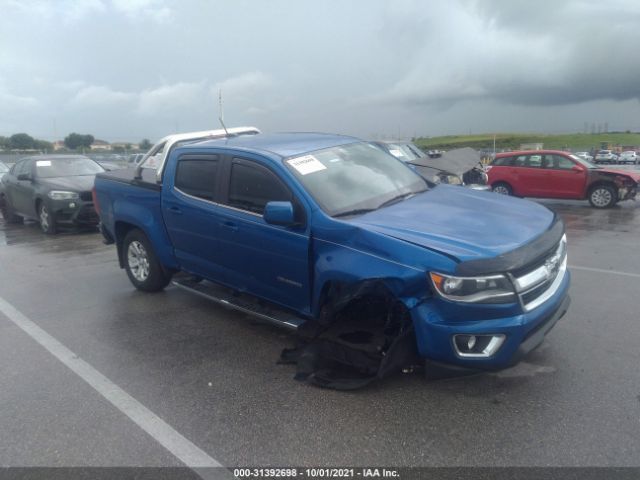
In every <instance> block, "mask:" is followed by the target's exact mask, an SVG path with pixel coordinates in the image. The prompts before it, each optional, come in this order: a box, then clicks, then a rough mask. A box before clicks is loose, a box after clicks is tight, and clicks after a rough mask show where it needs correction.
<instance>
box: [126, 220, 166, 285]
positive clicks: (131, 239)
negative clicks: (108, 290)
mask: <svg viewBox="0 0 640 480" xmlns="http://www.w3.org/2000/svg"><path fill="white" fill-rule="evenodd" d="M122 258H123V261H124V266H125V270H126V271H127V276H128V277H129V280H130V281H131V283H132V284H133V286H134V287H136V288H137V289H138V290H142V291H143V292H159V291H160V290H162V289H164V287H166V286H167V285H168V284H169V282H170V281H171V276H172V275H171V273H169V272H167V271H166V270H165V269H164V268H162V265H161V264H160V262H159V261H158V258H157V257H156V254H155V252H154V251H153V247H152V246H151V242H150V241H149V239H148V238H147V236H146V235H145V234H144V233H143V232H142V231H140V230H138V229H134V230H131V231H129V233H127V235H126V236H125V237H124V241H123V242H122ZM136 262H137V263H136Z"/></svg>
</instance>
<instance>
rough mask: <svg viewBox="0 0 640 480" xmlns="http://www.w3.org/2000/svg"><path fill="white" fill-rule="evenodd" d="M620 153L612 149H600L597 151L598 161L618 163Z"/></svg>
mask: <svg viewBox="0 0 640 480" xmlns="http://www.w3.org/2000/svg"><path fill="white" fill-rule="evenodd" d="M617 162H618V155H616V154H615V153H614V152H613V151H612V150H600V151H599V152H598V153H596V163H617Z"/></svg>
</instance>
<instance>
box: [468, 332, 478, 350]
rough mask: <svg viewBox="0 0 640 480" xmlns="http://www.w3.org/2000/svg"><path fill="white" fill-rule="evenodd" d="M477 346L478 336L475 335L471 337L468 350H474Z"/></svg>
mask: <svg viewBox="0 0 640 480" xmlns="http://www.w3.org/2000/svg"><path fill="white" fill-rule="evenodd" d="M475 344H476V336H475V335H471V336H470V337H469V341H468V342H467V348H468V349H469V350H473V347H474V346H475Z"/></svg>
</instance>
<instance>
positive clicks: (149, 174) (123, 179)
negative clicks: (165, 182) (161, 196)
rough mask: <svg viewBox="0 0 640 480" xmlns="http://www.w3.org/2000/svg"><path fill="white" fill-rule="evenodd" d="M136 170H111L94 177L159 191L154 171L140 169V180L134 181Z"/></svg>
mask: <svg viewBox="0 0 640 480" xmlns="http://www.w3.org/2000/svg"><path fill="white" fill-rule="evenodd" d="M135 176H136V168H123V169H121V170H111V171H110V172H103V173H99V174H97V175H96V178H102V179H105V180H111V181H114V182H120V183H125V184H127V185H134V186H137V187H143V188H150V189H153V190H160V189H161V187H162V185H161V184H159V183H157V182H156V171H155V170H153V169H151V168H143V169H142V178H141V179H136V178H135Z"/></svg>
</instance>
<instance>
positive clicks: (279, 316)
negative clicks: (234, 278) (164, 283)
mask: <svg viewBox="0 0 640 480" xmlns="http://www.w3.org/2000/svg"><path fill="white" fill-rule="evenodd" d="M171 283H173V284H174V285H175V286H176V287H178V288H181V289H183V290H186V291H187V292H191V293H194V294H196V295H199V296H201V297H204V298H207V299H209V300H212V301H214V302H216V303H217V304H219V305H223V306H225V307H228V308H232V309H233V310H238V311H240V312H243V313H246V314H248V315H251V316H253V317H256V318H258V319H260V320H264V321H265V322H268V323H271V324H273V325H276V326H279V327H283V328H286V329H288V330H292V331H295V330H297V329H298V327H299V326H300V325H302V324H303V323H304V322H305V319H304V318H301V317H298V316H297V315H295V314H293V313H290V312H288V311H286V310H284V309H280V308H278V307H277V306H274V305H267V304H266V302H262V301H261V300H258V299H257V298H255V297H253V296H251V295H248V294H244V293H234V292H233V291H232V290H231V289H229V288H226V287H223V286H220V285H216V284H215V283H211V282H207V281H206V280H202V281H201V282H195V281H193V280H191V279H190V278H188V277H187V278H179V279H176V280H173V281H172V282H171Z"/></svg>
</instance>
